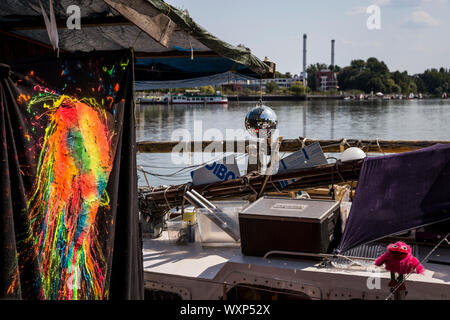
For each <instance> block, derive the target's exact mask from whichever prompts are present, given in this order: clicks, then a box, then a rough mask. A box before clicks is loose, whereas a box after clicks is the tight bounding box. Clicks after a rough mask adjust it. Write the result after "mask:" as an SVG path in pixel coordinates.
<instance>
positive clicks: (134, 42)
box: [130, 30, 142, 48]
mask: <svg viewBox="0 0 450 320" xmlns="http://www.w3.org/2000/svg"><path fill="white" fill-rule="evenodd" d="M141 33H142V30H139V33H138V35H137V36H136V39H134V41H133V43H132V45H131V46H130V47H131V48H133V47H134V45H135V44H136V41H137V39H138V38H139V36H140V35H141Z"/></svg>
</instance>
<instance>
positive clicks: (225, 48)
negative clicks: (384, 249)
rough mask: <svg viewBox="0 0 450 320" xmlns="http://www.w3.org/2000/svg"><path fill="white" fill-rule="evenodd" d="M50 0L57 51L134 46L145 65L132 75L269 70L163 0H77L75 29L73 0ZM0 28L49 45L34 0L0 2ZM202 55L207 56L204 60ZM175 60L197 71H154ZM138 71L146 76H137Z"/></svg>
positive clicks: (260, 73) (187, 75)
mask: <svg viewBox="0 0 450 320" xmlns="http://www.w3.org/2000/svg"><path fill="white" fill-rule="evenodd" d="M53 2H54V12H55V17H56V22H57V26H58V34H59V47H60V49H61V50H62V51H70V52H75V51H84V52H89V51H93V50H119V49H124V48H130V47H133V48H134V51H135V53H136V58H137V59H138V64H140V66H141V68H147V73H146V74H145V73H138V74H137V80H150V81H165V80H180V79H187V78H190V77H192V78H195V77H199V76H206V75H212V74H215V73H223V72H225V71H229V70H234V71H237V72H239V73H243V74H247V75H250V76H258V77H261V76H264V75H267V74H270V73H273V72H274V66H273V64H272V65H271V66H269V65H268V64H267V63H265V62H263V61H261V60H260V59H258V58H257V57H255V56H254V55H253V54H252V53H251V52H250V50H249V49H248V48H245V47H243V46H234V45H231V44H229V43H226V42H224V41H222V40H220V39H219V38H217V37H215V36H214V35H212V34H211V33H209V32H208V31H207V30H205V29H204V28H202V27H201V26H199V25H198V24H197V23H196V22H195V21H194V20H192V18H191V17H190V16H189V13H188V12H187V11H181V10H179V9H177V8H174V7H172V6H170V5H169V4H167V3H165V2H164V1H162V0H127V1H125V0H79V1H77V2H76V5H77V6H78V7H79V8H80V14H81V28H80V29H69V28H68V27H67V21H68V18H69V16H70V14H68V13H67V9H68V7H69V6H70V5H73V4H74V3H73V1H68V0H67V1H66V0H62V1H57V2H56V1H53ZM42 5H43V7H44V10H45V11H46V12H47V14H48V12H49V2H48V1H42ZM113 7H114V9H113ZM117 10H119V11H120V13H119V11H117ZM0 31H1V32H2V33H5V32H6V33H8V34H9V35H14V36H18V37H24V38H27V39H32V40H33V41H34V43H40V44H43V45H46V46H50V41H49V37H48V34H47V30H46V29H45V25H44V20H43V17H42V11H41V8H40V6H39V1H38V0H5V1H2V2H1V3H0ZM21 54H22V55H23V57H25V56H26V54H27V53H20V52H19V53H18V54H17V55H14V58H21V56H20V55H21ZM206 57H208V59H209V60H203V59H204V58H206ZM0 58H1V50H0ZM180 58H183V59H181V60H180ZM211 59H222V60H226V61H227V63H224V64H223V66H222V68H219V69H217V66H218V64H217V63H204V62H208V61H211ZM141 60H144V61H143V62H141ZM4 62H8V63H11V61H4ZM150 62H151V63H150ZM153 62H154V63H153ZM180 63H183V64H186V65H187V66H190V67H191V68H192V69H196V70H200V72H195V73H191V72H187V73H183V70H177V68H173V69H172V70H171V71H172V72H171V73H167V72H164V73H162V72H160V73H158V71H161V69H162V70H163V71H164V70H165V69H170V66H172V65H173V64H180ZM199 65H202V67H201V68H200V67H199ZM175 71H179V72H175ZM200 73H202V74H200ZM141 75H145V76H148V78H140V76H141Z"/></svg>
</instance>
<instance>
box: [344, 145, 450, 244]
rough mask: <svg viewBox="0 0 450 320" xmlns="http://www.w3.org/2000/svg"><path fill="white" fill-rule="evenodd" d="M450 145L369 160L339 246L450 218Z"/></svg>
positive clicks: (374, 238)
mask: <svg viewBox="0 0 450 320" xmlns="http://www.w3.org/2000/svg"><path fill="white" fill-rule="evenodd" d="M449 190H450V145H445V144H436V145H434V146H431V147H428V148H423V149H420V150H417V151H411V152H405V153H401V154H394V155H389V156H384V157H374V158H366V159H365V160H364V162H363V165H362V168H361V173H360V177H359V180H358V186H357V189H356V192H355V198H354V200H353V204H352V207H351V210H350V214H349V218H348V221H347V223H346V227H345V230H344V234H343V237H342V240H341V243H340V245H339V251H341V252H345V251H346V250H348V249H351V248H353V247H355V246H357V245H360V244H365V243H368V242H371V241H375V240H378V239H381V238H384V237H386V236H390V235H394V234H398V233H400V232H404V231H407V230H411V229H415V228H418V227H421V226H424V225H428V224H432V223H436V222H439V221H443V220H446V219H450V193H449Z"/></svg>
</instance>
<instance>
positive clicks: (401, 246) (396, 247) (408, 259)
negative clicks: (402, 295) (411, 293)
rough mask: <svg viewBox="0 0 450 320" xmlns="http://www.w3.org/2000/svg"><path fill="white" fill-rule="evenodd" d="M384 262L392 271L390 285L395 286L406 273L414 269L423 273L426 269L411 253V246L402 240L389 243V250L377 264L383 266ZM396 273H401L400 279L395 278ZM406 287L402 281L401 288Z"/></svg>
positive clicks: (387, 268)
mask: <svg viewBox="0 0 450 320" xmlns="http://www.w3.org/2000/svg"><path fill="white" fill-rule="evenodd" d="M383 263H384V264H385V267H386V270H388V271H390V272H391V281H390V282H389V287H395V286H396V285H397V284H398V282H399V281H403V275H404V274H409V273H410V272H412V271H415V272H416V273H420V274H423V273H424V271H425V270H424V268H423V266H422V265H421V264H420V262H419V260H417V258H416V257H414V256H413V255H412V254H411V248H410V246H408V245H407V244H406V243H404V242H401V241H399V242H396V243H391V244H390V245H388V247H387V251H386V252H385V253H384V254H383V255H381V256H380V257H379V258H378V259H377V260H376V261H375V265H377V266H381V265H382V264H383ZM396 273H398V274H399V277H398V279H395V274H396ZM405 289H406V287H405V285H404V284H403V283H402V285H401V286H400V288H399V290H405Z"/></svg>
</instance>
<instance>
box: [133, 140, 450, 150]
mask: <svg viewBox="0 0 450 320" xmlns="http://www.w3.org/2000/svg"><path fill="white" fill-rule="evenodd" d="M302 141H303V138H299V139H284V140H283V141H282V143H281V147H280V152H295V151H297V150H299V149H300V148H301V146H302ZM314 142H319V143H320V145H321V147H322V149H323V151H324V152H329V153H339V152H342V150H343V149H346V148H348V147H359V148H361V149H362V150H363V151H365V152H376V153H399V152H406V151H412V150H417V149H422V148H425V147H429V146H432V145H434V144H436V143H443V144H447V143H450V141H407V140H378V141H377V140H355V139H349V140H314V139H307V140H306V141H305V145H310V144H311V143H314ZM179 143H180V142H179V141H141V142H138V143H137V149H138V151H139V152H143V153H171V152H172V151H173V150H174V148H175V146H181V145H179ZM212 143H214V146H216V147H217V148H222V149H223V150H224V151H227V152H243V150H246V148H247V146H248V144H249V141H248V140H246V141H238V140H234V141H232V140H231V141H188V142H182V145H183V146H185V145H187V146H188V149H189V150H191V152H193V151H194V150H195V151H198V152H203V151H204V150H205V148H206V147H208V146H209V145H210V144H212ZM238 148H239V149H238Z"/></svg>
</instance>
